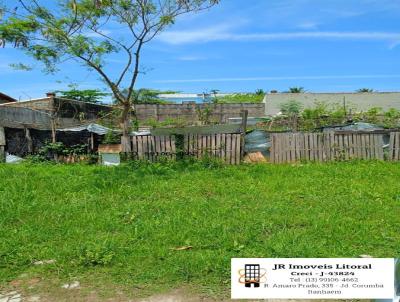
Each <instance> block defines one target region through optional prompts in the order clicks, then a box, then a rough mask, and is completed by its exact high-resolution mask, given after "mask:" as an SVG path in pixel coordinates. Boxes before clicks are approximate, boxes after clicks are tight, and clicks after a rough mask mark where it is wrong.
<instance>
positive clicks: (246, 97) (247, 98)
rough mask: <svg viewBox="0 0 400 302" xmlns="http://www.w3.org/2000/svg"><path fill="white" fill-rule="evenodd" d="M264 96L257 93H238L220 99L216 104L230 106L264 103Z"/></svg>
mask: <svg viewBox="0 0 400 302" xmlns="http://www.w3.org/2000/svg"><path fill="white" fill-rule="evenodd" d="M263 100H264V94H263V93H260V91H257V92H256V93H237V94H232V95H226V96H223V97H218V98H217V101H216V103H218V104H229V103H262V101H263Z"/></svg>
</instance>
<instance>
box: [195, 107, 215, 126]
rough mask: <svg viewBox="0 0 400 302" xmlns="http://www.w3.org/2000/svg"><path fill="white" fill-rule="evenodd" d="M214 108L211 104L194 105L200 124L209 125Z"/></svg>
mask: <svg viewBox="0 0 400 302" xmlns="http://www.w3.org/2000/svg"><path fill="white" fill-rule="evenodd" d="M213 112H214V110H213V107H212V105H210V104H205V105H204V107H203V108H201V107H200V106H198V107H196V113H197V118H198V120H199V121H200V123H201V124H202V125H209V124H211V123H212V121H211V118H212V114H213Z"/></svg>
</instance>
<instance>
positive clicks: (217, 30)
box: [159, 26, 400, 45]
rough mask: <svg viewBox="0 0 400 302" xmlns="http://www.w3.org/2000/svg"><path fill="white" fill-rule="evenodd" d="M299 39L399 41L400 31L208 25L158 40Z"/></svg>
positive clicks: (172, 33)
mask: <svg viewBox="0 0 400 302" xmlns="http://www.w3.org/2000/svg"><path fill="white" fill-rule="evenodd" d="M299 39H325V40H365V41H387V42H390V43H393V42H398V41H400V32H378V31H353V32H342V31H300V32H275V33H233V32H231V31H229V30H228V29H227V28H226V27H218V26H216V27H209V28H204V29H195V30H181V31H167V32H164V33H163V34H162V35H161V36H160V37H159V40H161V41H163V42H165V43H168V44H175V45H179V44H189V43H206V42H212V41H234V42H241V41H243V42H248V41H274V40H299Z"/></svg>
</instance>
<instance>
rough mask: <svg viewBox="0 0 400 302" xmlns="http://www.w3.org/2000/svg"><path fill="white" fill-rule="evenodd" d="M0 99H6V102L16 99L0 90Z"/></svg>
mask: <svg viewBox="0 0 400 302" xmlns="http://www.w3.org/2000/svg"><path fill="white" fill-rule="evenodd" d="M0 100H3V101H7V102H17V100H16V99H14V98H12V97H10V96H8V95H6V94H4V93H1V92H0Z"/></svg>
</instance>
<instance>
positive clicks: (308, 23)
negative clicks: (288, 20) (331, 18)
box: [297, 21, 319, 29]
mask: <svg viewBox="0 0 400 302" xmlns="http://www.w3.org/2000/svg"><path fill="white" fill-rule="evenodd" d="M318 25H319V23H317V22H312V21H304V22H301V23H299V24H298V25H297V27H298V28H301V29H316V28H318Z"/></svg>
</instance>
